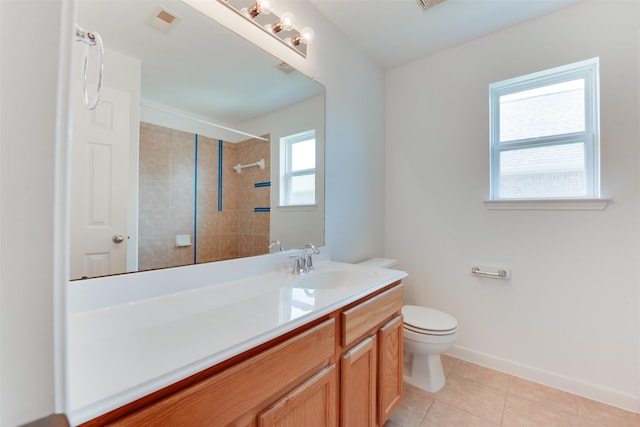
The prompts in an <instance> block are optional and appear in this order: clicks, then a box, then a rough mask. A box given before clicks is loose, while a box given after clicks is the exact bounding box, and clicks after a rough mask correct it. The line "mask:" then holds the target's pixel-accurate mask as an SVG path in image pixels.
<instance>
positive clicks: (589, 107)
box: [489, 58, 600, 201]
mask: <svg viewBox="0 0 640 427" xmlns="http://www.w3.org/2000/svg"><path fill="white" fill-rule="evenodd" d="M598 62H599V61H598V58H592V59H588V60H585V61H580V62H576V63H573V64H569V65H565V66H561V67H557V68H553V69H550V70H545V71H541V72H537V73H533V74H528V75H525V76H521V77H516V78H513V79H509V80H504V81H501V82H497V83H492V84H490V85H489V115H490V153H491V154H490V171H491V172H490V200H491V201H508V200H530V199H504V198H500V197H499V186H500V153H502V152H504V151H509V150H519V149H527V148H534V147H543V146H554V145H563V144H570V143H575V142H584V153H585V175H586V194H585V196H584V197H577V198H574V197H563V198H552V197H549V198H543V200H549V199H552V200H569V199H595V198H600V131H599V105H600V102H599V88H598V82H599V70H598V68H599V67H598ZM581 78H582V79H584V81H585V87H584V90H585V130H584V132H573V133H567V134H557V135H551V136H545V137H537V138H526V139H520V140H515V141H509V142H506V143H505V142H503V143H500V97H501V96H505V95H509V94H511V93H517V92H522V91H526V90H530V89H536V88H540V87H544V86H550V85H553V84H558V83H563V82H567V81H571V80H576V79H581Z"/></svg>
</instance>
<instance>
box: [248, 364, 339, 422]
mask: <svg viewBox="0 0 640 427" xmlns="http://www.w3.org/2000/svg"><path fill="white" fill-rule="evenodd" d="M336 377H337V371H336V365H331V366H328V367H326V368H324V369H323V370H321V371H320V372H318V373H317V374H316V375H314V376H313V377H311V378H310V379H308V380H307V381H305V382H304V383H303V384H301V385H300V386H298V387H296V388H295V389H294V390H292V391H291V392H290V393H287V394H286V395H285V396H284V397H282V398H281V399H280V400H278V401H277V402H276V403H274V404H273V405H272V406H271V407H270V408H268V409H266V410H265V411H263V412H262V413H261V414H260V415H258V426H259V427H275V426H277V427H300V426H305V427H333V426H337V425H338V418H337V416H338V413H337V397H338V396H337V394H336V382H337V378H336Z"/></svg>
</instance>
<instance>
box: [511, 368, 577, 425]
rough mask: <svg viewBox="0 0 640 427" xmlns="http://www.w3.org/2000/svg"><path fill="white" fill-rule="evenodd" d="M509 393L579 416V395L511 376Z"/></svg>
mask: <svg viewBox="0 0 640 427" xmlns="http://www.w3.org/2000/svg"><path fill="white" fill-rule="evenodd" d="M508 393H509V395H514V396H518V397H521V398H524V399H527V400H530V401H532V402H535V403H540V404H543V405H546V406H547V407H549V408H550V409H554V410H556V411H561V412H565V413H567V414H569V415H572V416H578V415H579V414H578V400H577V396H575V395H573V394H571V393H567V392H564V391H561V390H557V389H555V388H551V387H547V386H544V385H542V384H538V383H534V382H532V381H528V380H524V379H522V378H518V377H511V378H510V382H509V392H508Z"/></svg>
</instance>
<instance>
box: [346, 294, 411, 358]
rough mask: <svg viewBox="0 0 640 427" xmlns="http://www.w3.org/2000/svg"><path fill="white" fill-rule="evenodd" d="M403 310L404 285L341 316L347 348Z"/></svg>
mask: <svg viewBox="0 0 640 427" xmlns="http://www.w3.org/2000/svg"><path fill="white" fill-rule="evenodd" d="M400 310H402V284H400V285H398V286H396V287H394V288H392V289H389V290H388V291H385V292H383V293H381V294H380V295H377V296H375V297H373V298H371V299H369V300H367V301H365V302H363V303H362V304H359V305H357V306H355V307H353V308H350V309H349V310H345V311H343V312H342V314H341V323H342V334H341V335H342V340H341V344H342V346H343V347H346V346H348V345H350V344H352V343H354V342H355V341H357V340H358V339H359V338H360V337H362V336H363V335H364V334H366V333H367V332H368V331H370V330H371V329H372V328H375V327H377V326H378V325H380V324H381V323H382V322H384V321H385V320H387V319H388V318H390V317H391V316H393V315H394V314H395V313H397V312H399V311H400Z"/></svg>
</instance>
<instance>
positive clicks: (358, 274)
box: [293, 270, 375, 289]
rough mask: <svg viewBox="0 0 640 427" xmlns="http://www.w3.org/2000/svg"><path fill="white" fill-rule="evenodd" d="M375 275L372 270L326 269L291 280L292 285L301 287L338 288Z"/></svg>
mask: <svg viewBox="0 0 640 427" xmlns="http://www.w3.org/2000/svg"><path fill="white" fill-rule="evenodd" d="M374 276H375V273H374V272H372V271H363V270H326V271H314V272H311V273H308V274H306V275H304V276H300V277H297V278H296V279H295V280H294V281H293V287H296V288H303V289H340V288H350V287H353V286H358V285H360V284H362V282H363V281H365V280H368V279H371V278H373V277H374Z"/></svg>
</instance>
